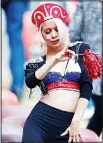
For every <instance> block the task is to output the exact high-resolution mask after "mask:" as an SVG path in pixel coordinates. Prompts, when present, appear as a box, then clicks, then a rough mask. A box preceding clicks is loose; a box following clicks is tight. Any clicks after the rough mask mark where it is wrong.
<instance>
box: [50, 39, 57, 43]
mask: <svg viewBox="0 0 103 143" xmlns="http://www.w3.org/2000/svg"><path fill="white" fill-rule="evenodd" d="M58 42H59V39H58V40H54V41H51V43H53V44H57V43H58Z"/></svg>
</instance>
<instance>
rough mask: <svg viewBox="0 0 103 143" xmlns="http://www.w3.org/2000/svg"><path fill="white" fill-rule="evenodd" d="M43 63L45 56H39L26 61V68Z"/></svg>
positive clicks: (35, 66)
mask: <svg viewBox="0 0 103 143" xmlns="http://www.w3.org/2000/svg"><path fill="white" fill-rule="evenodd" d="M44 63H45V56H39V57H36V58H33V59H30V60H29V61H28V62H26V68H37V67H40V66H42V65H43V64H44Z"/></svg>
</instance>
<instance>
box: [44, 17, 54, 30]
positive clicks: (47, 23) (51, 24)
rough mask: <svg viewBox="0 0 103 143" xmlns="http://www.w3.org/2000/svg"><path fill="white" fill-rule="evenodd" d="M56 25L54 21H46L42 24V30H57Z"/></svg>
mask: <svg viewBox="0 0 103 143" xmlns="http://www.w3.org/2000/svg"><path fill="white" fill-rule="evenodd" d="M55 27H56V24H55V22H54V21H53V20H52V19H49V20H46V21H45V22H44V23H42V29H48V28H55Z"/></svg>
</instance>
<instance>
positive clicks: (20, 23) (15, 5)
mask: <svg viewBox="0 0 103 143" xmlns="http://www.w3.org/2000/svg"><path fill="white" fill-rule="evenodd" d="M45 2H47V1H27V0H25V1H19V0H18V1H17V0H16V1H15V0H1V11H2V142H6V141H8V142H19V141H21V135H22V128H23V124H24V121H25V119H26V117H27V116H28V114H29V113H30V111H31V109H32V108H33V106H34V105H35V104H36V103H37V102H38V100H39V99H40V97H41V92H40V91H39V89H37V88H36V89H33V90H34V91H33V98H31V99H29V94H30V90H29V89H28V88H27V87H26V85H25V81H24V69H25V65H26V63H27V62H28V61H29V60H30V59H32V58H36V57H37V56H39V55H41V54H42V53H43V49H41V48H40V46H39V36H38V30H37V27H36V26H34V25H33V24H32V23H31V13H32V11H33V10H34V9H35V8H36V7H37V6H39V5H40V4H41V3H45ZM49 2H50V1H49ZM51 2H54V1H51ZM55 3H58V4H59V5H61V6H63V7H64V8H65V9H66V10H67V11H68V13H69V15H70V17H71V19H72V18H73V16H74V14H75V11H76V6H77V3H78V0H76V1H74V0H72V1H65V2H63V1H60V2H59V1H55ZM79 20H80V19H79V18H78V21H79ZM99 24H102V23H99ZM75 26H76V25H75ZM68 28H69V26H68ZM94 111H95V106H94V103H93V101H92V99H91V100H90V102H89V105H88V108H87V109H86V111H85V113H84V116H83V119H82V122H81V127H82V128H86V127H87V124H88V122H89V120H90V119H91V117H92V116H93V114H94ZM99 139H100V141H101V135H100V136H99Z"/></svg>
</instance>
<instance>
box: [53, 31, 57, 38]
mask: <svg viewBox="0 0 103 143" xmlns="http://www.w3.org/2000/svg"><path fill="white" fill-rule="evenodd" d="M56 37H57V32H56V31H55V30H53V31H52V38H56Z"/></svg>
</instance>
